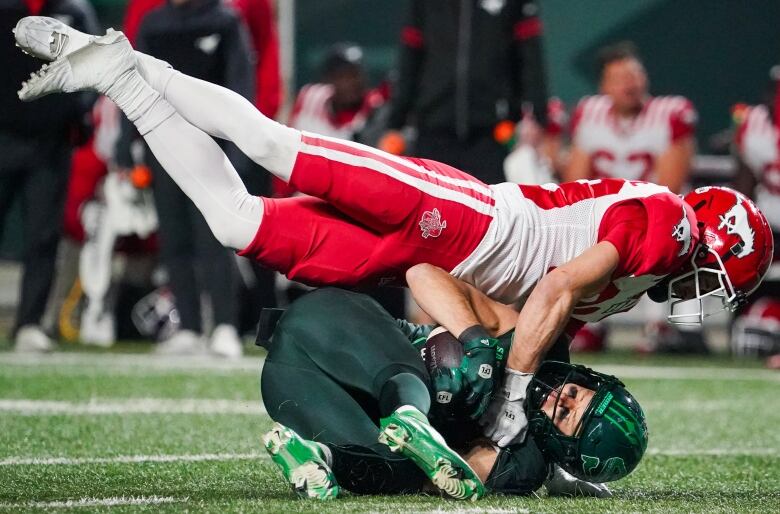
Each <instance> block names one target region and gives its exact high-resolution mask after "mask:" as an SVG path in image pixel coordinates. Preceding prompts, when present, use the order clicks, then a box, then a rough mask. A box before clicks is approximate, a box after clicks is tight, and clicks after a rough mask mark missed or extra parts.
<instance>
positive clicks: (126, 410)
mask: <svg viewBox="0 0 780 514" xmlns="http://www.w3.org/2000/svg"><path fill="white" fill-rule="evenodd" d="M756 401H757V402H758V401H762V400H760V399H757V400H756ZM747 403H750V402H747ZM642 406H643V407H644V409H645V410H646V411H654V410H656V409H659V410H663V411H664V412H672V411H675V412H679V411H682V412H686V411H693V412H717V411H730V410H734V409H742V408H744V406H745V402H744V401H743V402H741V403H736V402H734V401H732V400H702V401H700V400H696V399H682V400H678V401H665V400H664V401H654V400H648V401H645V402H643V403H642ZM0 412H6V413H10V414H16V415H20V416H85V415H123V414H200V415H218V414H231V415H234V414H238V415H246V416H262V415H265V414H268V412H267V411H266V410H265V407H264V406H263V404H262V402H261V401H260V400H222V399H199V398H93V399H90V400H87V401H63V400H29V399H3V398H0Z"/></svg>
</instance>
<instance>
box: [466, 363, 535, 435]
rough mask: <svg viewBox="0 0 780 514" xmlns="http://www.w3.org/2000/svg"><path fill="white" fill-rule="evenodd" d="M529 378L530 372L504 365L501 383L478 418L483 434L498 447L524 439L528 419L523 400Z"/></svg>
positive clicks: (531, 376) (529, 381)
mask: <svg viewBox="0 0 780 514" xmlns="http://www.w3.org/2000/svg"><path fill="white" fill-rule="evenodd" d="M531 378H533V373H523V372H520V371H515V370H513V369H509V368H507V369H506V375H505V376H504V383H503V384H502V385H501V387H499V388H498V389H496V391H495V392H494V393H493V400H492V401H491V402H490V405H489V406H488V408H487V411H485V414H483V415H482V417H481V418H480V419H479V424H480V425H482V427H483V431H482V433H483V434H484V435H485V437H489V438H490V440H491V441H493V442H494V443H496V444H497V445H498V446H499V447H501V448H504V447H506V446H509V445H510V444H512V443H515V442H518V443H519V442H522V441H523V440H524V439H525V434H526V431H527V430H528V418H527V417H526V415H525V409H524V408H523V403H524V401H525V395H526V390H527V389H528V384H530V383H531Z"/></svg>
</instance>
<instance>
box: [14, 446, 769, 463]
mask: <svg viewBox="0 0 780 514" xmlns="http://www.w3.org/2000/svg"><path fill="white" fill-rule="evenodd" d="M647 453H648V455H662V456H670V457H741V456H744V457H751V456H757V457H772V458H777V457H780V451H779V450H776V449H770V448H710V449H700V450H696V449H693V450H692V449H674V448H668V449H664V448H650V449H648V450H647ZM268 459H269V457H268V455H267V454H265V453H203V454H184V455H116V456H113V457H6V458H3V459H0V467H2V466H84V465H96V464H97V465H100V464H142V463H176V462H214V461H216V462H222V461H238V460H268Z"/></svg>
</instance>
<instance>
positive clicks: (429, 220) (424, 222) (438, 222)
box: [420, 208, 447, 239]
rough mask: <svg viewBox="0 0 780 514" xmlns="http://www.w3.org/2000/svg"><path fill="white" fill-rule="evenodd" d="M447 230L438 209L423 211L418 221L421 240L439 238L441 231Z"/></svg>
mask: <svg viewBox="0 0 780 514" xmlns="http://www.w3.org/2000/svg"><path fill="white" fill-rule="evenodd" d="M445 228H447V222H446V221H443V220H442V219H441V213H440V212H439V209H436V208H434V209H433V210H432V211H425V212H424V213H423V215H422V218H421V219H420V230H422V236H423V239H428V238H429V237H439V236H440V235H441V231H442V230H444V229H445Z"/></svg>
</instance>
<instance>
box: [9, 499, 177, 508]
mask: <svg viewBox="0 0 780 514" xmlns="http://www.w3.org/2000/svg"><path fill="white" fill-rule="evenodd" d="M189 499H190V498H189V497H188V496H187V497H184V498H174V497H173V496H113V497H110V498H81V499H78V500H60V501H48V502H45V501H31V502H19V503H0V509H24V508H28V509H70V508H81V507H118V506H126V505H160V504H163V503H183V502H186V501H188V500H189Z"/></svg>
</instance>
